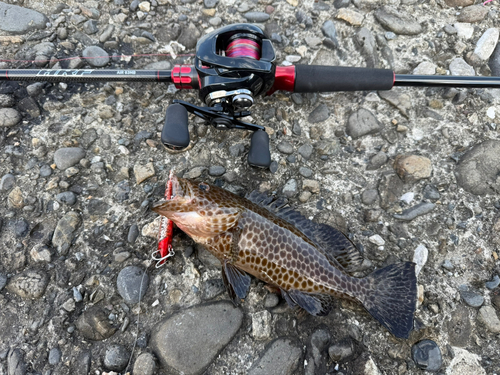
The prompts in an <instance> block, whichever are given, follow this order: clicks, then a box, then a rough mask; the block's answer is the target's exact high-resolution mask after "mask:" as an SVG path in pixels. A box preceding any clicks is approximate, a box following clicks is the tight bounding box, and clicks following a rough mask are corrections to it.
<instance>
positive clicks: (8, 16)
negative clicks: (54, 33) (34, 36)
mask: <svg viewBox="0 0 500 375" xmlns="http://www.w3.org/2000/svg"><path fill="white" fill-rule="evenodd" d="M48 22H49V19H48V18H47V17H46V16H45V15H44V14H42V13H40V12H37V11H35V10H32V9H28V8H23V7H20V6H17V5H9V4H5V3H4V2H0V30H3V31H7V32H9V33H12V34H26V33H28V32H31V31H35V30H40V29H45V28H46V27H47V23H48Z"/></svg>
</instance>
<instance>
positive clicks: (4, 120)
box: [0, 108, 21, 127]
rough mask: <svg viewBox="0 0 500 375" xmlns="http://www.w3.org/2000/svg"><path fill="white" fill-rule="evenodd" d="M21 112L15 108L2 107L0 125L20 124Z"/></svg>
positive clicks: (0, 109)
mask: <svg viewBox="0 0 500 375" xmlns="http://www.w3.org/2000/svg"><path fill="white" fill-rule="evenodd" d="M20 121H21V114H20V113H19V112H18V111H17V110H15V109H14V108H0V127H4V126H5V127H8V126H14V125H17V124H19V122H20Z"/></svg>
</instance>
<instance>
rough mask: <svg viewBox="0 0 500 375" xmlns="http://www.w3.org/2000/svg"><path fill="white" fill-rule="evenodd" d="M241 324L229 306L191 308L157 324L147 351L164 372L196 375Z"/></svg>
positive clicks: (241, 314) (239, 315)
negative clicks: (151, 352) (157, 360)
mask: <svg viewBox="0 0 500 375" xmlns="http://www.w3.org/2000/svg"><path fill="white" fill-rule="evenodd" d="M242 322H243V313H242V312H241V310H240V309H239V308H235V307H234V306H233V305H232V304H231V303H229V302H217V303H213V304H208V305H200V306H195V307H193V308H190V309H186V310H183V311H181V312H179V313H176V314H174V315H173V316H171V317H169V318H167V319H166V320H164V321H163V322H161V323H159V324H158V325H157V326H156V329H155V331H154V332H153V333H152V337H151V343H150V347H151V348H152V349H153V351H154V352H155V353H156V355H157V357H158V358H159V359H160V361H161V362H162V363H163V365H164V366H166V367H167V368H169V367H172V368H174V369H175V370H176V371H178V372H180V371H182V372H183V373H184V374H186V375H194V374H200V373H202V372H203V370H204V369H205V368H206V367H207V366H208V365H210V364H211V363H212V361H213V360H214V359H215V358H216V356H217V355H218V354H219V352H220V351H221V350H222V349H223V348H225V347H226V345H227V344H228V343H229V342H230V341H231V340H232V338H233V337H234V335H236V333H237V332H238V330H239V329H240V326H241V323H242ZM200 338H203V339H202V340H200ZM267 374H269V372H268V373H267Z"/></svg>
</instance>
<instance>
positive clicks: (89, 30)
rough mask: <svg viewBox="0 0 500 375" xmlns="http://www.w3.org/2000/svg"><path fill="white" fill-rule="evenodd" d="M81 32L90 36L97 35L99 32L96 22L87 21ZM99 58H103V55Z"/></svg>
mask: <svg viewBox="0 0 500 375" xmlns="http://www.w3.org/2000/svg"><path fill="white" fill-rule="evenodd" d="M83 31H85V33H86V34H88V35H92V34H95V33H97V32H98V31H99V29H98V27H97V21H96V20H88V21H87V22H85V23H84V24H83ZM100 56H104V55H100ZM106 64H107V63H106ZM106 64H104V65H106ZM91 65H92V64H91ZM104 65H103V66H104Z"/></svg>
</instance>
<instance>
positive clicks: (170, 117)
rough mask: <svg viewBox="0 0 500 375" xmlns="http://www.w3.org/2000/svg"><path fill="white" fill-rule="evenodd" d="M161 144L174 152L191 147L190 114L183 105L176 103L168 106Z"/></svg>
mask: <svg viewBox="0 0 500 375" xmlns="http://www.w3.org/2000/svg"><path fill="white" fill-rule="evenodd" d="M161 142H162V143H163V145H164V146H165V147H166V148H168V149H169V150H172V151H180V150H184V149H185V148H187V147H188V146H189V130H188V114H187V109H186V108H185V107H184V106H183V105H181V104H178V103H175V104H171V105H169V106H168V108H167V113H166V114H165V124H164V125H163V129H162V131H161Z"/></svg>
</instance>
